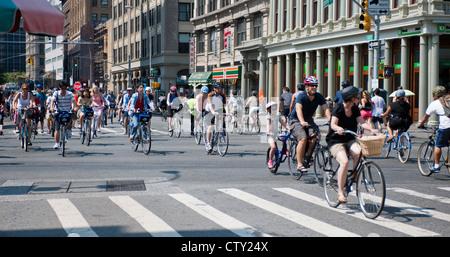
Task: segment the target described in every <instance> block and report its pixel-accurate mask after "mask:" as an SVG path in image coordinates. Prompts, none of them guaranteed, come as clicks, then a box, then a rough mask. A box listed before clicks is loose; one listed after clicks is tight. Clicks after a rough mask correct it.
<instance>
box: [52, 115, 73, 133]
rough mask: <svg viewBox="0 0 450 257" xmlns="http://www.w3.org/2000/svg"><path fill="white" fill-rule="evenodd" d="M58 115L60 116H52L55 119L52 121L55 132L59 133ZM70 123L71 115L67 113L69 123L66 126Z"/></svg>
mask: <svg viewBox="0 0 450 257" xmlns="http://www.w3.org/2000/svg"><path fill="white" fill-rule="evenodd" d="M59 115H61V114H60V113H59V114H58V116H53V117H55V119H53V121H54V122H55V130H56V131H59V125H60V122H59V121H60V120H59ZM71 122H72V114H70V113H69V122H68V124H70V123H71Z"/></svg>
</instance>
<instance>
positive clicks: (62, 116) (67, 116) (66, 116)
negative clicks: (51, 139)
mask: <svg viewBox="0 0 450 257" xmlns="http://www.w3.org/2000/svg"><path fill="white" fill-rule="evenodd" d="M69 120H70V114H68V113H62V114H60V115H59V122H60V123H61V122H69Z"/></svg>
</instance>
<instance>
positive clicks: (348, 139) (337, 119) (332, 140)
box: [326, 86, 377, 203]
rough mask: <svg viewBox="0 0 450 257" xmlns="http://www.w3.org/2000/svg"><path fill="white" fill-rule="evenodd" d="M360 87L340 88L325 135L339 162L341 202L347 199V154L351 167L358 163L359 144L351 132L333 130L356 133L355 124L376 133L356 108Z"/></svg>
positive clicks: (339, 193) (339, 197) (331, 150)
mask: <svg viewBox="0 0 450 257" xmlns="http://www.w3.org/2000/svg"><path fill="white" fill-rule="evenodd" d="M361 91H362V89H358V88H356V87H354V86H349V87H346V88H344V89H343V90H342V92H341V96H342V99H343V102H342V103H338V104H337V105H336V106H335V107H334V108H333V113H332V114H331V121H330V129H329V131H328V135H327V136H326V142H327V144H328V148H329V149H330V152H331V154H332V155H333V156H334V158H336V161H337V162H338V163H339V170H338V186H339V190H338V197H337V198H338V200H339V202H341V203H346V202H347V199H346V198H345V195H344V185H345V182H346V179H347V170H348V165H349V160H348V156H347V154H349V155H351V156H352V157H353V160H354V161H353V168H355V167H356V165H357V164H358V161H357V160H358V159H359V156H360V154H361V146H360V145H359V143H358V141H357V140H356V139H355V137H354V136H353V135H351V134H334V133H335V132H341V131H343V130H351V131H353V132H355V133H356V131H357V124H359V125H360V126H361V127H362V128H365V129H367V130H370V131H371V132H372V133H374V134H375V133H376V132H377V130H376V129H374V128H372V127H371V126H370V125H369V124H368V123H367V122H365V121H364V119H363V118H362V117H361V112H360V110H359V108H358V104H359V100H360V93H361Z"/></svg>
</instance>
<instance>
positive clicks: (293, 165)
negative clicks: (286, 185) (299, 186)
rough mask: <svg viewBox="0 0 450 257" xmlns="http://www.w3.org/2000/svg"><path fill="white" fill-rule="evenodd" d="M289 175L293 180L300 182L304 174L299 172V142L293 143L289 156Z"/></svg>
mask: <svg viewBox="0 0 450 257" xmlns="http://www.w3.org/2000/svg"><path fill="white" fill-rule="evenodd" d="M288 165H289V173H290V174H291V177H292V179H295V180H299V179H300V178H301V177H302V175H303V173H301V172H300V171H297V142H291V143H290V146H289V156H288Z"/></svg>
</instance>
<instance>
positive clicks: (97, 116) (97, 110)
mask: <svg viewBox="0 0 450 257" xmlns="http://www.w3.org/2000/svg"><path fill="white" fill-rule="evenodd" d="M102 108H103V107H102V106H99V107H96V106H94V107H93V108H92V109H93V110H94V118H93V120H92V128H91V131H92V138H94V137H97V136H98V135H97V130H98V128H97V126H98V119H100V112H101V109H102ZM101 116H102V117H103V112H102V115H101ZM101 122H103V121H101Z"/></svg>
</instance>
